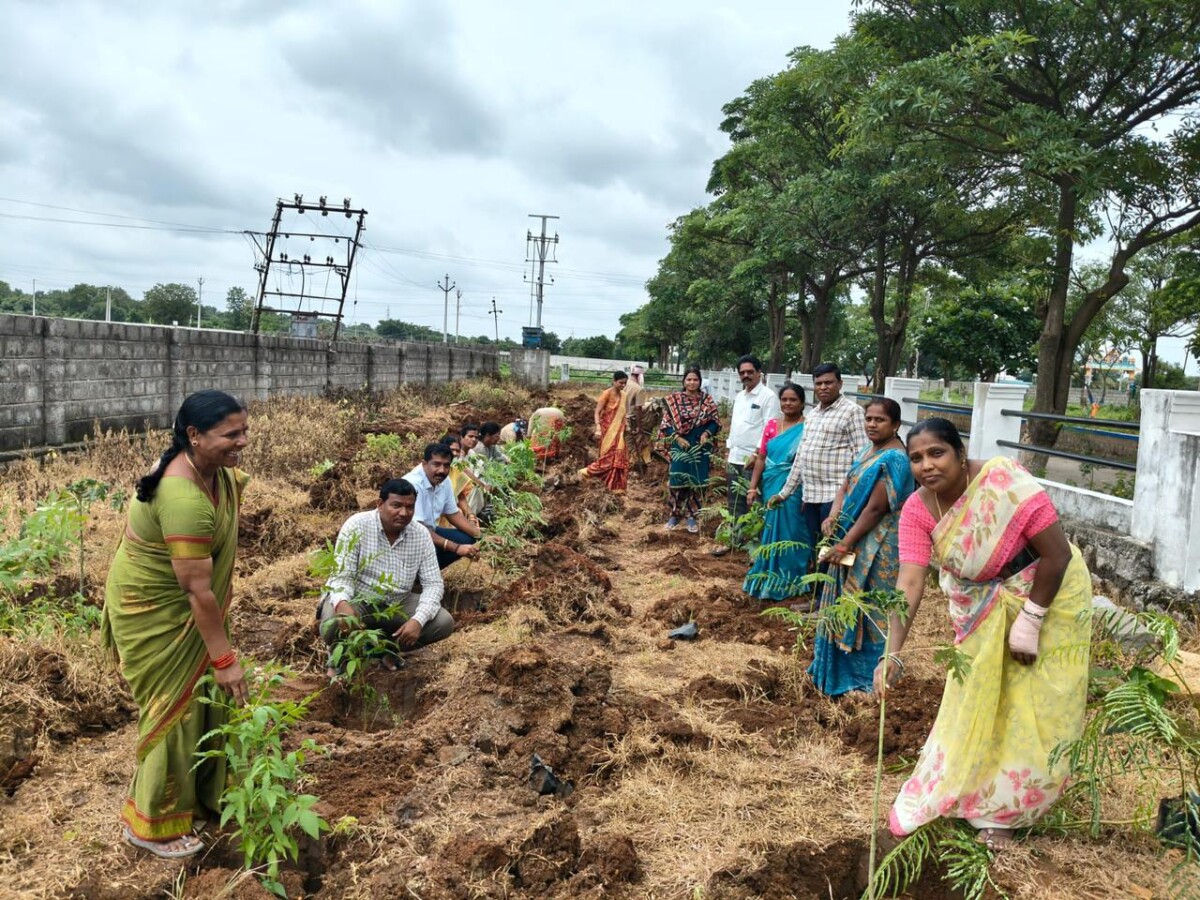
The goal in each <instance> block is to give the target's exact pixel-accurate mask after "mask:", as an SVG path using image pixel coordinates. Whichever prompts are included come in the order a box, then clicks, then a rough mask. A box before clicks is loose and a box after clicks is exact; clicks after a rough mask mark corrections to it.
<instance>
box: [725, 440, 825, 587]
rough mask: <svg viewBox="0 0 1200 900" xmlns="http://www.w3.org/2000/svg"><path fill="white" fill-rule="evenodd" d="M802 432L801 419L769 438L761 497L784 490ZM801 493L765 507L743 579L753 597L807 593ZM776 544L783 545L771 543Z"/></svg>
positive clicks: (808, 542) (808, 549) (807, 544)
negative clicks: (759, 529) (755, 542)
mask: <svg viewBox="0 0 1200 900" xmlns="http://www.w3.org/2000/svg"><path fill="white" fill-rule="evenodd" d="M803 434H804V423H803V422H801V423H800V424H798V425H793V426H792V427H791V428H789V429H788V430H787V431H785V432H783V434H778V435H776V436H775V437H773V438H771V440H769V441H767V458H766V464H765V466H764V467H763V473H762V484H761V485H760V488H759V489H760V496H761V497H764V498H767V499H769V498H771V497H774V496H775V495H776V494H778V493H779V492H780V491H781V490H783V486H784V484H785V483H786V482H787V479H788V474H789V473H790V472H791V471H792V461H793V460H794V459H795V458H796V451H797V450H799V449H800V438H801V436H802V435H803ZM802 493H803V492H802V491H800V490H797V491H796V492H795V493H794V494H792V496H790V497H789V498H788V499H787V500H786V501H784V502H783V503H781V504H779V506H777V507H775V509H769V510H767V511H766V524H765V525H764V527H763V532H762V537H760V538H759V549H758V550H757V551H755V556H754V565H753V566H751V568H750V571H749V573H747V575H746V580H745V581H744V582H743V583H742V590H743V591H745V592H746V593H747V594H749V595H750V596H752V597H757V598H758V599H759V600H786V599H787V598H788V597H794V596H796V595H797V594H801V593H804V586H803V585H802V584H801V583H800V579H801V578H803V577H804V576H805V575H806V574H808V563H809V560H810V559H811V558H812V538H811V536H810V535H809V533H808V528H807V527H806V526H805V524H804V516H803V515H802V514H801V512H800V507H801V505H802V504H803V502H804V498H803V496H802ZM784 542H787V544H786V545H784ZM773 544H774V545H783V546H775V547H772V545H773Z"/></svg>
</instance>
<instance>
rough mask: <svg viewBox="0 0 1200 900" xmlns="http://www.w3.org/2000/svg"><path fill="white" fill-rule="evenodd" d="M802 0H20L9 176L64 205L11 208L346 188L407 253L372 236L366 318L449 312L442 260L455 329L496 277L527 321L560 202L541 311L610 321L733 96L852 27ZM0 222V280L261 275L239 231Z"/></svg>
mask: <svg viewBox="0 0 1200 900" xmlns="http://www.w3.org/2000/svg"><path fill="white" fill-rule="evenodd" d="M806 6H809V5H808V4H796V3H785V2H770V3H758V4H744V5H742V6H740V7H737V8H735V7H732V6H724V5H721V4H719V3H705V2H693V3H687V2H682V0H672V2H660V3H656V4H646V3H633V2H615V3H609V4H604V5H603V6H602V7H601V6H600V5H592V6H588V7H586V8H585V7H583V6H577V5H560V6H558V7H546V6H545V5H544V4H533V3H515V4H492V3H486V2H483V0H475V2H464V3H457V4H447V5H433V4H416V3H394V2H382V0H379V2H359V3H353V4H349V3H348V4H338V5H337V6H336V7H335V6H332V5H329V4H317V3H299V4H288V5H286V6H282V5H274V4H268V3H261V2H258V3H250V2H237V0H224V2H216V3H213V4H206V5H204V6H184V7H177V6H176V5H172V4H160V5H159V6H158V7H146V6H145V5H144V4H115V3H106V4H99V3H89V2H69V0H62V2H47V3H38V4H33V3H18V4H10V5H9V6H8V7H7V8H6V22H5V28H4V30H3V34H0V184H2V185H4V188H3V189H2V190H0V193H2V194H3V195H4V197H6V198H9V199H10V200H11V199H14V198H15V199H20V200H26V201H34V202H37V203H43V204H50V205H53V206H60V207H66V208H68V209H67V210H48V209H45V208H41V207H33V206H27V205H20V204H14V203H12V202H8V201H7V200H0V214H3V215H5V216H13V215H19V216H41V217H44V218H58V219H83V220H89V221H109V222H122V223H124V224H136V223H135V222H134V221H133V220H119V219H103V218H99V217H94V216H89V215H84V214H81V213H76V212H72V211H70V210H100V211H105V212H112V213H118V214H122V215H125V216H140V217H145V218H148V219H154V220H159V221H164V222H179V223H190V224H196V225H204V226H209V227H214V228H228V229H231V230H233V231H238V230H242V229H252V230H258V231H261V230H265V228H266V227H267V225H268V224H269V221H270V217H271V214H272V212H273V209H274V201H275V198H276V197H278V196H285V197H290V196H291V195H292V194H293V193H295V192H297V191H299V192H302V193H304V194H305V195H307V196H309V197H310V198H314V199H315V197H316V196H317V195H320V194H324V195H327V196H329V197H330V198H336V200H337V201H339V202H340V200H341V198H342V197H344V196H349V197H351V198H352V199H353V201H354V202H355V203H356V204H358V205H362V206H364V207H366V208H367V209H368V210H370V214H369V215H368V217H367V228H368V231H367V234H368V237H369V239H370V241H371V244H372V245H373V246H374V247H381V248H383V247H386V248H400V249H403V250H405V251H415V252H411V253H409V252H406V253H377V252H374V251H372V250H371V249H369V248H368V249H367V250H365V251H364V253H363V255H362V256H361V260H362V266H361V267H360V268H359V271H358V275H357V278H356V279H355V281H354V286H353V287H352V291H351V293H352V296H354V295H355V294H356V295H357V298H358V306H357V310H356V313H355V315H356V316H357V318H358V319H359V320H365V321H375V320H376V319H379V318H381V317H383V316H384V315H385V313H386V312H388V311H390V312H391V314H392V315H393V316H396V317H400V318H405V319H409V320H411V321H417V322H421V323H422V324H426V325H434V326H437V325H440V323H441V315H442V304H441V300H442V295H441V293H440V292H438V291H437V290H436V288H434V283H435V282H436V281H437V280H438V279H440V278H441V277H442V276H443V275H444V274H445V273H446V272H447V271H448V272H449V273H450V276H451V280H453V281H456V282H457V283H458V285H459V287H461V288H462V289H463V291H464V297H463V300H464V306H463V330H464V332H466V333H469V334H482V333H491V317H490V316H488V315H487V314H486V309H487V308H489V307H490V299H491V296H492V295H493V294H495V295H496V296H497V300H498V303H500V304H501V306H502V307H503V308H504V310H505V312H504V316H503V317H502V323H501V332H502V334H508V335H509V336H517V335H518V334H519V327H520V325H522V324H525V322H526V320H527V316H528V286H527V285H526V284H525V283H523V282H522V280H521V274H520V273H521V269H522V260H523V256H524V249H525V244H524V237H525V231H526V228H527V227H530V225H529V222H530V220H527V219H526V214H527V213H531V212H547V213H553V214H557V215H559V216H560V217H561V219H560V220H559V222H558V223H557V225H558V230H559V232H560V234H561V243H560V246H559V259H560V260H561V262H560V263H559V266H558V268H559V269H560V270H561V271H560V272H559V274H558V276H557V278H556V283H555V285H554V286H553V287H551V288H550V289H549V290H548V291H547V304H546V308H545V314H544V324H545V325H546V327H548V328H550V329H552V330H555V331H557V332H558V333H560V334H562V335H566V334H569V333H571V332H572V331H573V332H574V333H575V334H576V335H577V336H578V335H586V334H594V333H607V334H610V335H611V334H613V333H614V332H615V331H616V329H617V327H618V324H617V319H618V316H619V315H620V314H621V313H623V312H628V311H631V310H633V309H635V308H636V307H637V306H639V305H640V304H641V303H643V302H644V301H645V295H644V290H643V289H642V286H641V285H642V284H643V283H644V281H645V280H646V279H647V278H648V277H650V276H651V275H652V274H653V272H654V269H655V264H656V262H657V260H658V258H659V257H661V256H662V254H663V253H664V252H665V250H666V242H665V238H666V225H667V223H668V222H670V221H672V220H673V219H674V218H675V217H676V216H678V215H680V214H682V213H684V212H686V211H687V209H688V208H690V207H691V206H694V205H696V204H698V203H702V202H704V200H705V195H704V184H705V182H706V181H707V178H708V174H709V168H710V166H711V162H712V160H713V158H714V157H715V156H717V155H718V154H720V153H721V152H722V150H723V148H724V146H725V143H724V136H723V135H721V134H720V133H719V131H718V130H717V125H718V123H719V122H720V120H721V110H720V108H721V105H722V104H723V103H725V102H727V101H729V100H731V99H733V98H734V97H735V96H737V95H738V94H739V93H740V92H741V91H742V90H743V89H744V88H745V87H746V86H747V85H748V84H749V83H750V82H751V81H752V80H753V79H754V78H757V77H760V76H763V75H766V74H769V73H771V72H774V71H778V70H779V69H781V68H783V67H784V66H785V65H786V54H787V52H788V51H789V50H791V49H792V48H793V47H794V46H797V45H800V44H811V45H814V46H827V45H828V44H829V42H830V41H831V40H832V38H833V37H834V36H835V35H836V34H837V33H839V32H842V31H844V30H845V29H846V28H847V25H848V15H849V9H850V3H849V0H835V2H834V3H831V4H825V5H823V6H822V7H821V8H820V10H819V11H815V12H814V11H813V10H812V9H811V8H809V9H805V8H804V7H806ZM321 225H322V226H323V227H330V228H332V227H334V226H335V225H337V226H338V227H343V228H344V227H345V225H346V223H345V220H338V219H337V218H336V217H330V219H328V220H325V221H324V222H322V223H321ZM0 237H2V238H3V240H2V242H0V279H3V280H6V281H9V282H10V283H13V284H16V285H19V286H24V287H25V289H28V285H29V283H30V280H31V279H32V278H35V277H36V278H37V279H38V285H39V289H40V288H43V287H44V288H54V287H69V286H70V285H71V284H74V283H76V282H79V281H87V282H92V283H99V284H110V283H111V284H119V285H121V286H123V287H125V288H126V289H127V290H129V291H130V292H131V293H133V294H135V295H139V294H140V293H141V292H142V291H144V290H146V289H147V288H148V287H150V286H152V285H153V284H154V283H156V282H159V281H184V282H194V281H195V279H196V278H197V277H198V276H203V277H204V278H205V287H204V293H205V297H206V298H216V299H217V302H218V304H219V302H220V298H223V296H224V293H225V291H226V290H227V289H228V288H229V287H232V286H235V285H240V286H243V287H245V288H247V289H248V290H252V289H253V287H254V285H255V280H256V279H255V272H254V270H253V268H252V264H253V256H252V253H251V252H250V248H249V246H248V244H247V243H246V241H245V239H244V238H242V237H240V236H238V235H236V234H219V235H195V234H178V233H170V232H159V231H147V230H136V229H116V228H105V227H87V226H83V225H72V224H65V223H62V222H44V221H33V220H30V219H14V218H0ZM446 257H456V258H458V259H447V258H446ZM551 268H552V269H553V268H554V267H551Z"/></svg>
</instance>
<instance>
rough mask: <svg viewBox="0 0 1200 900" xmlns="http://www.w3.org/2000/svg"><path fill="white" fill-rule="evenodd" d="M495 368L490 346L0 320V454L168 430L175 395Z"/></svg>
mask: <svg viewBox="0 0 1200 900" xmlns="http://www.w3.org/2000/svg"><path fill="white" fill-rule="evenodd" d="M498 372H499V362H498V357H497V354H496V353H495V352H494V351H487V350H481V349H476V348H471V347H449V346H446V345H443V344H416V343H403V344H397V343H388V344H382V343H381V344H361V343H350V342H338V343H335V344H332V345H331V344H329V343H327V342H324V341H318V340H306V339H302V338H291V337H279V336H275V335H252V334H244V333H242V332H233V331H218V330H215V329H206V330H197V329H194V328H172V327H162V326H154V325H129V324H123V323H115V322H114V323H109V322H92V321H85V320H79V319H46V318H38V317H34V316H18V315H0V452H2V451H13V450H20V449H22V448H25V447H41V446H58V445H60V444H67V443H72V442H75V441H78V440H81V439H82V438H84V437H85V436H87V435H88V434H90V433H91V431H92V428H93V423H94V422H96V421H97V420H98V421H99V422H100V424H101V426H102V427H105V428H121V427H126V428H137V429H140V428H144V427H147V425H149V426H150V427H156V428H165V427H168V426H169V425H170V423H171V420H172V419H173V417H174V415H175V412H176V410H178V409H179V405H180V404H181V403H182V402H183V399H184V398H185V397H186V396H187V395H188V394H191V393H194V392H195V391H198V390H203V389H205V388H219V389H220V390H225V391H229V392H230V393H232V394H234V395H236V396H238V397H241V398H243V399H245V400H252V399H258V400H267V399H269V398H271V397H277V396H286V395H289V394H319V393H321V392H323V391H325V390H326V389H329V388H341V389H345V390H362V389H364V388H365V389H367V390H372V391H384V390H391V389H394V388H396V387H399V386H400V385H401V384H405V383H417V384H428V383H432V382H439V381H449V380H451V379H458V378H475V377H480V376H487V375H494V374H497V373H498Z"/></svg>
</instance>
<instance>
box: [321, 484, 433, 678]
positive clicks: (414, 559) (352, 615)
mask: <svg viewBox="0 0 1200 900" xmlns="http://www.w3.org/2000/svg"><path fill="white" fill-rule="evenodd" d="M416 505H417V490H416V488H414V487H413V486H412V485H411V484H409V483H408V482H407V481H405V480H404V479H402V478H393V479H392V480H391V481H387V482H385V483H384V485H383V487H381V488H380V489H379V504H378V506H377V507H376V508H375V509H372V510H368V511H366V512H360V513H355V514H354V515H352V516H351V517H350V518H349V519H347V520H346V523H345V524H344V525H342V529H341V531H339V532H338V538H337V545H336V551H335V553H336V558H337V563H336V568H335V570H334V573H333V574H332V575H331V576H330V577H329V580H328V581H327V582H326V584H325V590H324V592H323V593H322V594H321V604H320V608H319V609H318V611H317V616H318V618H319V620H320V623H321V625H320V627H321V636H322V637H323V638H324V639H325V642H326V643H327V644H329V645H330V647H333V646H336V645H337V643H338V642H339V641H340V640H341V639H342V638H343V637H344V636H345V635H346V633H347V632H348V631H349V630H350V629H351V627H353V625H352V623H353V622H354V620H358V622H360V623H361V627H363V628H371V629H376V630H378V631H382V632H383V633H384V634H386V635H387V636H388V637H390V638H391V639H392V640H393V641H395V642H396V645H397V646H398V647H399V648H400V649H401V650H414V649H416V648H417V647H423V646H425V645H426V644H432V643H434V642H435V641H440V640H442V639H444V638H447V637H449V636H450V635H451V634H452V633H453V632H454V619H453V617H451V615H450V613H448V612H447V611H446V610H445V609H443V608H442V590H443V586H442V573H441V570H440V569H439V568H438V562H437V555H436V554H435V553H434V549H433V539H432V538H431V537H430V534H429V532H428V531H427V530H426V529H424V528H420V527H417V528H410V527H409V525H410V523H411V522H412V520H413V514H414V512H415V510H416ZM417 576H420V578H421V593H420V594H414V593H413V590H412V589H413V583H414V582H415V580H416V578H417ZM384 664H385V665H387V666H388V667H389V668H395V666H396V660H395V659H394V658H391V657H385V659H384ZM329 674H330V676H331V677H332V676H335V675H336V674H337V672H336V671H335V670H330V672H329Z"/></svg>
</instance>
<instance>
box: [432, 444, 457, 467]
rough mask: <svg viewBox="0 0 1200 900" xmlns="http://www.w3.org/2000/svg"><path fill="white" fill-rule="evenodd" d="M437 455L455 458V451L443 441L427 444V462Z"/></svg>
mask: <svg viewBox="0 0 1200 900" xmlns="http://www.w3.org/2000/svg"><path fill="white" fill-rule="evenodd" d="M435 456H448V457H450V459H454V451H453V450H451V449H450V448H449V447H447V446H446V445H445V444H442V443H436V442H435V443H432V444H426V445H425V462H429V461H430V460H431V459H433V458H434V457H435Z"/></svg>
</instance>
